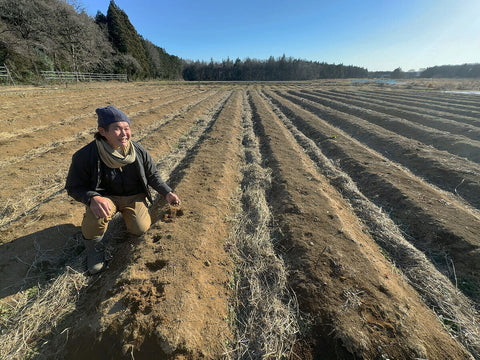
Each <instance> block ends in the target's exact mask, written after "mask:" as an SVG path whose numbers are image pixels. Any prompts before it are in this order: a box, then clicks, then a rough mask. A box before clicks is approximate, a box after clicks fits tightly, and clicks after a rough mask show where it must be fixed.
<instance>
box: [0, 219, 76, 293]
mask: <svg viewBox="0 0 480 360" xmlns="http://www.w3.org/2000/svg"><path fill="white" fill-rule="evenodd" d="M79 232H80V228H79V227H78V226H75V225H73V224H60V225H56V226H52V227H49V228H47V229H44V230H41V231H37V232H34V233H31V234H29V235H26V236H22V237H19V238H17V239H15V240H13V241H10V242H8V243H5V244H2V245H0V254H2V256H1V257H0V299H3V298H5V297H8V296H10V295H13V294H16V293H18V292H19V291H23V290H26V289H29V288H31V287H33V286H41V285H43V284H45V283H46V282H48V281H50V280H51V279H52V278H53V277H55V275H56V273H58V271H59V270H60V269H62V268H64V266H65V262H66V261H67V259H68V258H69V257H72V256H75V255H78V254H79V253H80V252H82V250H83V249H82V244H81V242H80V241H79V238H78V236H76V235H77V234H79Z"/></svg>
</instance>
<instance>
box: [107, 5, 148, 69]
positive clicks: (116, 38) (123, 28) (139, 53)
mask: <svg viewBox="0 0 480 360" xmlns="http://www.w3.org/2000/svg"><path fill="white" fill-rule="evenodd" d="M107 27H108V34H109V36H110V39H111V42H112V44H113V47H114V49H115V50H117V51H118V52H119V53H120V54H123V55H130V56H132V57H133V58H135V60H136V61H137V62H138V64H139V67H138V68H137V67H136V66H134V67H132V66H128V67H127V68H126V70H127V74H128V76H129V78H131V79H144V78H146V77H147V76H148V75H149V64H148V61H147V56H146V53H145V49H144V47H143V44H142V38H141V36H140V35H138V33H137V31H136V30H135V28H134V27H133V25H132V24H131V23H130V20H129V19H128V16H127V14H126V13H125V12H124V11H123V10H121V9H120V8H119V7H118V6H117V5H116V4H115V1H113V0H111V1H110V5H109V7H108V11H107Z"/></svg>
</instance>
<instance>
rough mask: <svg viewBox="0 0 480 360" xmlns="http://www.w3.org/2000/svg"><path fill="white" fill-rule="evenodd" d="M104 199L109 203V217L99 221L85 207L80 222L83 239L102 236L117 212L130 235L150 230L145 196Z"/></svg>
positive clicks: (88, 208) (150, 221) (109, 197)
mask: <svg viewBox="0 0 480 360" xmlns="http://www.w3.org/2000/svg"><path fill="white" fill-rule="evenodd" d="M105 197H106V198H107V199H108V200H109V201H110V206H111V208H112V212H111V214H110V216H108V217H106V218H100V219H99V218H97V217H96V216H95V215H94V214H93V212H92V210H90V207H88V206H87V208H86V211H85V214H84V215H83V221H82V233H83V236H84V237H85V239H94V238H96V237H100V236H103V234H105V231H107V227H108V223H109V222H110V220H112V217H113V215H115V213H116V212H117V211H120V212H121V213H122V215H123V219H124V220H125V225H126V226H127V231H128V232H129V233H130V234H133V235H137V236H139V235H142V234H143V233H144V232H145V231H147V230H148V229H149V228H150V225H151V223H152V220H151V218H150V214H149V212H148V207H147V203H146V201H145V194H137V195H132V196H105Z"/></svg>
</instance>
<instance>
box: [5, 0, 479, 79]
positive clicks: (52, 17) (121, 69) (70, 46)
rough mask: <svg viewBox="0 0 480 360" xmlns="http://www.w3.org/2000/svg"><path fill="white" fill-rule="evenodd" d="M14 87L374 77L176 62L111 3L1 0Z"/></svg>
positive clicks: (276, 64)
mask: <svg viewBox="0 0 480 360" xmlns="http://www.w3.org/2000/svg"><path fill="white" fill-rule="evenodd" d="M4 64H5V65H6V66H7V67H8V69H9V71H10V73H11V74H12V76H13V78H15V80H16V81H17V82H18V83H30V84H31V83H39V82H41V81H42V76H41V72H42V71H60V72H63V71H66V72H80V73H82V72H86V73H98V74H126V75H127V78H128V80H130V81H137V80H151V79H159V80H186V81H291V80H315V79H338V78H340V79H342V78H365V77H376V76H378V75H379V73H380V72H375V71H374V72H371V71H369V70H368V69H366V68H362V67H358V66H354V65H343V64H327V63H326V62H319V61H309V60H303V59H295V58H292V57H287V56H285V54H284V55H283V56H281V57H278V58H274V57H273V56H270V58H269V59H267V60H260V59H252V58H250V57H246V58H244V59H243V60H242V59H239V58H237V59H236V60H235V61H232V60H231V59H230V58H227V59H226V60H222V61H221V62H218V61H217V62H215V61H213V59H212V60H211V61H210V62H206V61H201V60H196V61H194V60H190V59H181V58H179V57H178V56H175V55H172V54H169V53H167V52H166V51H165V49H163V48H162V47H159V46H157V45H155V44H153V43H152V42H151V41H149V40H148V39H145V38H144V37H142V35H140V34H138V33H137V31H136V29H135V27H134V26H133V25H132V23H131V22H130V20H129V18H128V15H127V14H126V13H125V11H123V10H122V9H120V8H119V7H118V6H117V5H116V4H115V1H114V0H111V1H110V4H109V7H108V10H107V13H106V14H103V13H102V12H100V11H98V12H97V14H96V16H95V17H92V16H89V15H88V14H87V13H86V11H85V9H84V8H83V6H82V5H81V0H0V66H1V65H4ZM381 76H382V77H392V78H410V77H418V76H419V77H425V78H432V77H444V78H460V77H461V78H479V77H480V64H464V65H444V66H435V67H431V68H427V69H425V70H423V71H422V72H420V73H419V74H418V73H412V72H403V71H402V70H401V68H400V67H398V68H397V69H395V70H393V71H386V72H381Z"/></svg>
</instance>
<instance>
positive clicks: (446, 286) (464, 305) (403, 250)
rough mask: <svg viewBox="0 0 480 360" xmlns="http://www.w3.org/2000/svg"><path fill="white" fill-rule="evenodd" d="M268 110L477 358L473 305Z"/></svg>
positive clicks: (479, 336) (479, 334)
mask: <svg viewBox="0 0 480 360" xmlns="http://www.w3.org/2000/svg"><path fill="white" fill-rule="evenodd" d="M271 106H272V108H274V109H276V112H277V115H278V116H279V117H280V119H282V121H283V122H284V124H285V126H286V127H287V128H288V129H289V130H290V132H291V133H292V134H293V135H294V137H295V138H296V140H297V141H298V142H299V144H300V145H301V146H302V147H303V148H304V149H305V150H306V152H307V153H308V155H309V156H310V157H311V159H312V160H313V161H314V162H315V163H316V164H317V166H318V169H319V171H320V172H321V173H322V174H323V175H324V176H325V177H326V178H327V179H329V181H330V182H331V184H332V185H333V186H334V187H335V188H337V190H338V191H339V192H340V193H341V194H342V196H343V197H344V198H345V199H347V200H348V201H349V202H350V204H351V205H352V208H353V210H354V212H355V213H356V215H357V216H358V217H359V218H360V219H362V220H363V222H364V223H365V224H366V225H367V226H368V227H369V229H370V233H372V234H375V235H374V239H375V241H376V242H377V243H378V244H379V245H380V247H382V248H383V249H384V250H385V251H386V252H387V253H388V256H389V257H390V259H391V260H392V261H393V262H394V264H395V265H396V266H397V267H398V268H399V269H400V270H401V271H402V272H403V274H404V276H405V277H406V279H407V281H408V282H410V284H411V285H412V286H413V287H414V288H415V289H416V290H417V292H418V293H419V294H420V296H421V297H422V298H423V299H424V301H425V303H426V304H427V305H428V306H429V307H430V308H431V309H432V310H433V311H434V312H435V313H436V314H437V316H438V318H439V321H440V322H441V323H442V324H443V325H444V327H445V328H446V330H448V331H449V332H450V334H451V335H452V337H453V338H454V339H456V340H457V341H459V342H460V343H461V344H463V345H464V346H465V348H466V349H467V350H468V351H470V352H471V354H472V355H473V356H474V357H475V358H477V359H478V358H480V328H479V323H478V319H479V318H480V314H479V312H478V311H477V310H476V309H475V306H474V304H473V303H472V301H471V300H469V299H468V298H467V297H466V296H465V295H463V294H462V293H461V292H460V291H459V290H458V289H457V288H456V287H455V286H454V285H453V284H452V283H451V282H450V280H449V279H448V278H447V277H446V276H444V275H443V274H441V273H440V272H439V271H438V270H437V269H436V268H435V267H434V266H433V265H432V264H431V263H430V261H428V259H427V258H426V256H425V255H424V254H423V253H422V252H421V251H419V250H418V249H416V248H415V247H414V246H413V245H412V244H410V243H409V242H408V241H407V240H406V239H405V238H404V236H403V235H402V232H401V230H400V229H399V228H398V226H397V225H395V223H394V222H393V221H392V220H391V219H390V218H389V216H388V215H387V214H385V213H384V212H383V211H382V209H381V208H379V207H377V206H376V205H374V204H373V203H372V202H371V201H370V200H368V199H367V198H366V197H365V196H364V195H363V194H362V193H361V192H360V191H359V190H358V188H357V186H356V185H355V183H354V182H353V181H352V180H351V179H350V177H349V176H348V175H347V174H345V173H344V172H342V171H341V170H339V169H338V168H336V167H335V166H334V165H333V164H332V162H331V161H330V160H329V159H328V158H327V157H326V156H324V155H323V154H322V152H321V151H320V149H319V148H318V146H317V145H316V144H315V143H314V142H313V141H312V140H310V139H309V138H308V137H306V136H305V135H304V134H303V133H301V132H300V131H299V130H298V129H297V128H296V127H295V126H294V125H293V124H292V123H291V121H290V120H289V119H287V118H286V117H285V116H284V115H283V113H282V112H281V111H280V110H278V108H277V107H276V106H275V105H273V104H271Z"/></svg>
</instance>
